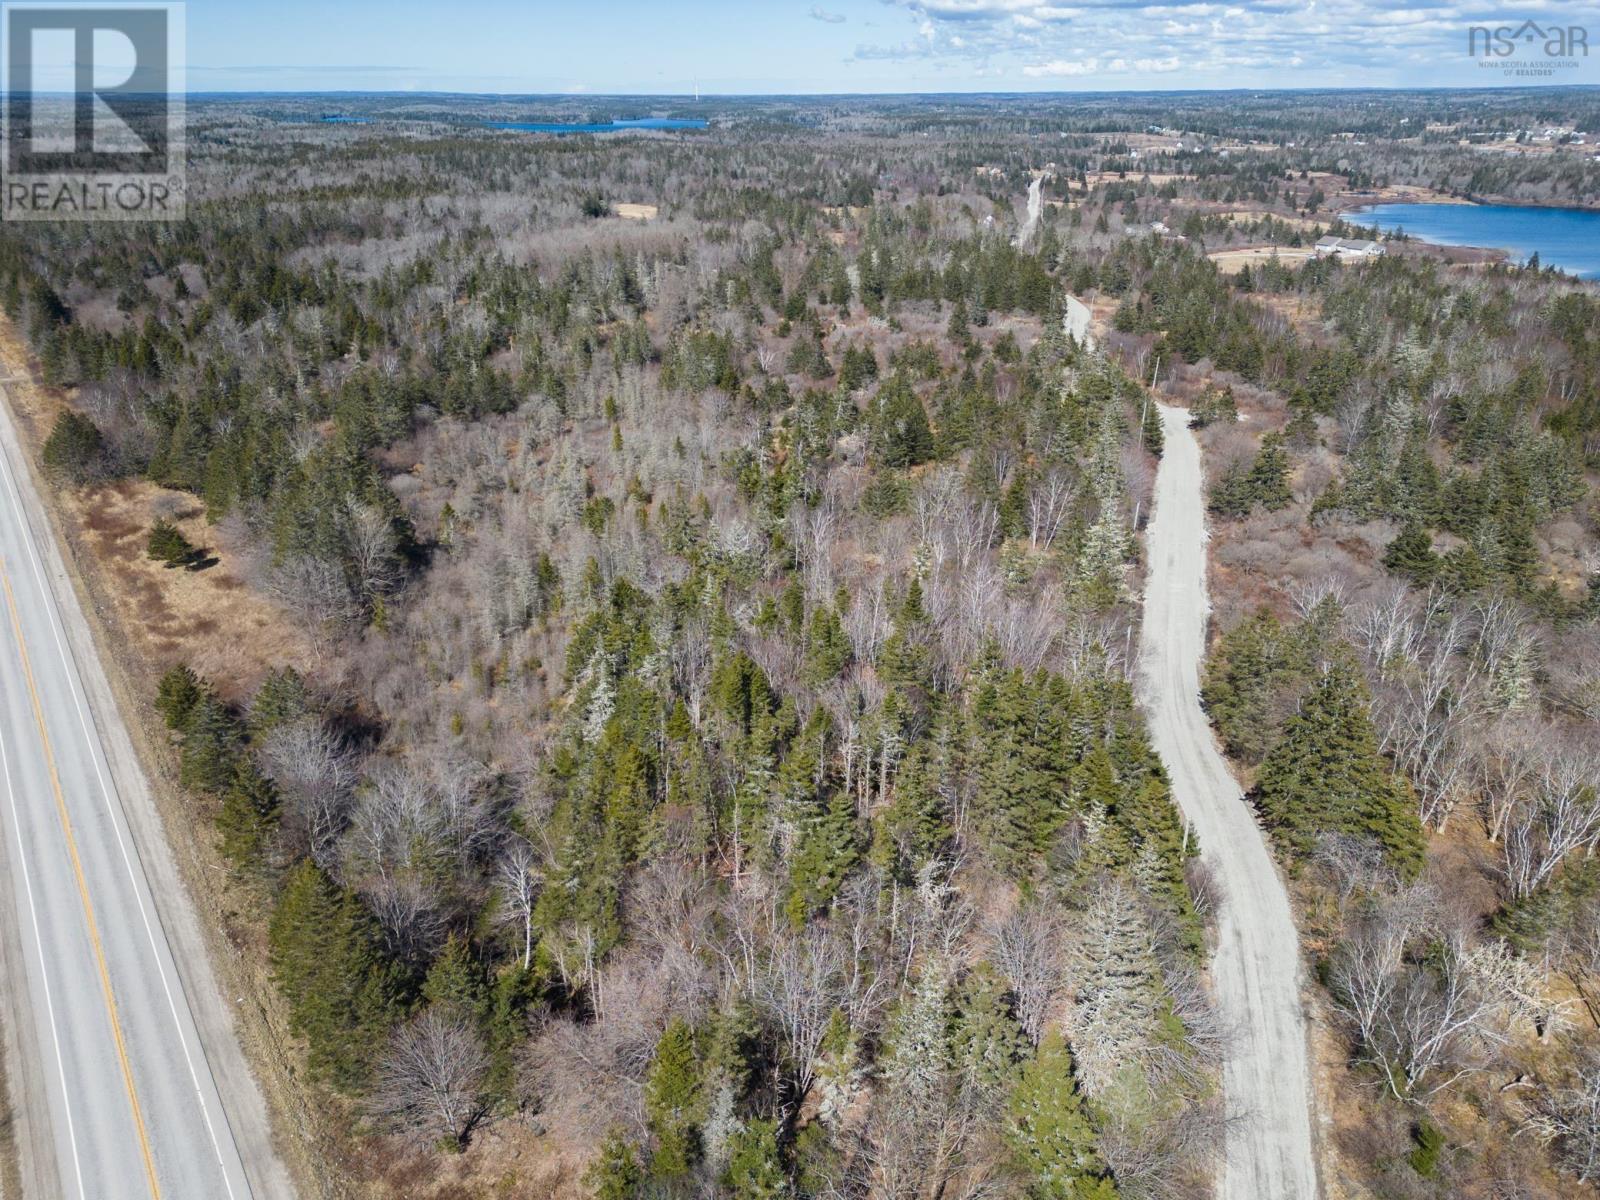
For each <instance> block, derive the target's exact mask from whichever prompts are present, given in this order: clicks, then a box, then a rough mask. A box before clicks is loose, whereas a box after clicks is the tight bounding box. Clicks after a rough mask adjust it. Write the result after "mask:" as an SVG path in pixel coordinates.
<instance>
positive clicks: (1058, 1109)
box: [1005, 1030, 1117, 1200]
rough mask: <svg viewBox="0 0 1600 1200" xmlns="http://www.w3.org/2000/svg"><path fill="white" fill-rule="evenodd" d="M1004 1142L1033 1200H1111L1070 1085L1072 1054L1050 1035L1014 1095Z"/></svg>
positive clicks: (1108, 1184)
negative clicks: (1034, 1199)
mask: <svg viewBox="0 0 1600 1200" xmlns="http://www.w3.org/2000/svg"><path fill="white" fill-rule="evenodd" d="M1005 1140H1006V1144H1007V1146H1009V1147H1010V1149H1011V1152H1012V1155H1013V1156H1014V1157H1015V1159H1016V1163H1017V1167H1018V1169H1019V1170H1020V1171H1021V1172H1022V1175H1023V1178H1024V1180H1025V1181H1026V1186H1027V1189H1028V1194H1029V1195H1030V1196H1034V1197H1037V1200H1114V1198H1115V1196H1116V1194H1117V1191H1116V1187H1115V1186H1114V1185H1113V1184H1112V1182H1111V1180H1110V1178H1109V1176H1108V1174H1107V1172H1106V1165H1105V1161H1104V1160H1103V1159H1102V1158H1101V1157H1100V1152H1099V1150H1098V1149H1097V1147H1096V1145H1095V1132H1094V1126H1093V1125H1092V1124H1091V1123H1090V1121H1089V1115H1088V1113H1087V1112H1086V1111H1085V1110H1084V1103H1083V1099H1082V1097H1081V1096H1080V1095H1079V1094H1078V1085H1077V1083H1076V1081H1075V1080H1074V1079H1073V1074H1072V1054H1071V1053H1070V1052H1069V1051H1068V1049H1067V1044H1066V1042H1065V1041H1064V1040H1063V1039H1062V1037H1061V1035H1060V1034H1059V1033H1057V1032H1055V1031H1054V1030H1052V1031H1051V1032H1049V1033H1047V1034H1045V1036H1044V1040H1043V1041H1041V1042H1040V1043H1039V1052H1038V1054H1036V1055H1035V1056H1034V1057H1033V1058H1032V1059H1030V1060H1029V1061H1028V1062H1027V1063H1026V1064H1024V1066H1023V1068H1022V1075H1021V1077H1020V1078H1019V1079H1018V1081H1017V1085H1016V1087H1015V1088H1014V1089H1013V1090H1012V1093H1011V1097H1010V1099H1009V1100H1008V1102H1007V1105H1006V1124H1005Z"/></svg>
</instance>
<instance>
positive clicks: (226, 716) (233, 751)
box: [178, 691, 243, 793]
mask: <svg viewBox="0 0 1600 1200" xmlns="http://www.w3.org/2000/svg"><path fill="white" fill-rule="evenodd" d="M242 732H243V731H242V730H241V729H240V728H239V722H238V720H237V719H236V718H235V717H234V715H233V714H232V713H231V712H229V711H228V706H227V705H225V704H223V703H222V701H221V700H218V699H217V698H216V696H214V695H212V694H211V692H209V691H204V692H202V693H201V695H200V698H199V699H198V700H196V701H195V703H194V706H193V707H192V708H191V709H190V710H189V713H188V716H187V717H186V719H185V720H184V724H183V749H182V753H181V755H180V757H179V765H178V778H179V779H180V780H181V781H182V782H183V786H184V787H188V788H194V789H195V790H196V791H201V792H212V793H220V792H221V791H222V790H223V789H224V788H226V787H227V786H228V784H229V783H230V782H231V781H232V779H233V776H234V771H235V770H236V768H237V765H238V760H239V753H240V744H241V741H242Z"/></svg>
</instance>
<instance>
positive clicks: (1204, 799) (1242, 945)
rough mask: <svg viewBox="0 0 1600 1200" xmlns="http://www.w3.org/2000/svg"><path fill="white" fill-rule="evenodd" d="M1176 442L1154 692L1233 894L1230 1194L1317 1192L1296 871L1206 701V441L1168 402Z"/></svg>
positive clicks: (1225, 887)
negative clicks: (1245, 784)
mask: <svg viewBox="0 0 1600 1200" xmlns="http://www.w3.org/2000/svg"><path fill="white" fill-rule="evenodd" d="M1159 407H1160V409H1161V423H1162V428H1163V430H1164V432H1165V434H1166V449H1165V452H1164V453H1163V455H1162V458H1161V466H1160V470H1159V471H1158V473H1157V475H1156V495H1155V507H1154V519H1153V520H1152V521H1151V523H1150V527H1149V541H1148V545H1149V564H1150V571H1149V580H1148V582H1147V585H1146V591H1145V600H1144V628H1143V632H1142V635H1141V639H1140V666H1141V676H1142V679H1141V689H1140V690H1141V700H1142V702H1143V704H1144V706H1145V709H1146V711H1147V713H1148V714H1149V718H1150V723H1151V730H1152V733H1153V735H1154V739H1155V745H1156V749H1157V751H1158V752H1159V753H1160V755H1161V759H1162V761H1163V762H1164V763H1165V764H1166V767H1167V772H1168V774H1169V775H1170V776H1171V779H1172V788H1173V793H1174V795H1175V796H1176V798H1177V801H1178V804H1179V806H1180V807H1181V808H1182V810H1183V812H1184V815H1185V816H1186V817H1187V818H1188V820H1189V822H1190V824H1191V825H1192V826H1193V829H1194V831H1195V833H1196V835H1197V836H1198V837H1199V839H1200V849H1201V854H1202V857H1203V859H1204V861H1205V862H1206V863H1208V864H1209V865H1210V868H1211V871H1212V874H1213V876H1214V878H1215V879H1216V881H1217V884H1218V887H1219V890H1220V892H1221V895H1222V900H1221V911H1220V913H1219V916H1218V922H1217V946H1216V953H1215V957H1214V959H1213V961H1212V968H1211V970H1212V980H1213V987H1214V991H1215V998H1216V1003H1217V1005H1218V1007H1219V1008H1220V1010H1221V1013H1222V1015H1223V1017H1224V1019H1225V1020H1226V1021H1227V1022H1228V1024H1229V1027H1230V1028H1231V1030H1232V1032H1233V1039H1232V1043H1231V1045H1230V1047H1229V1052H1228V1057H1227V1060H1226V1062H1225V1064H1224V1067H1223V1090H1224V1093H1225V1099H1226V1107H1227V1113H1228V1117H1229V1124H1228V1132H1227V1139H1226V1140H1227V1159H1226V1165H1225V1167H1224V1169H1223V1173H1222V1180H1221V1184H1220V1186H1219V1188H1218V1191H1217V1195H1218V1196H1219V1197H1220V1198H1222V1200H1313V1198H1314V1197H1316V1196H1317V1195H1318V1194H1319V1193H1318V1187H1317V1173H1316V1166H1315V1162H1314V1158H1313V1154H1312V1142H1311V1111H1310V1104H1311V1089H1310V1085H1309V1079H1310V1075H1309V1071H1308V1068H1307V1054H1306V1025H1305V1013H1304V1009H1303V1007H1302V1005H1301V1000H1300V951H1299V942H1298V939H1297V936H1296V934H1295V927H1294V917H1293V915H1292V913H1291V911H1290V908H1289V897H1288V894H1287V892H1285V891H1284V886H1283V881H1282V880H1281V879H1280V878H1279V876H1278V871H1277V867H1276V865H1275V864H1274V862H1273V859H1272V856H1271V854H1270V853H1269V852H1268V850H1267V844H1266V839H1265V837H1264V835H1263V833H1262V831H1261V828H1260V826H1258V825H1257V824H1256V821H1255V817H1254V814H1253V813H1252V812H1251V811H1250V808H1249V806H1248V805H1247V804H1246V803H1245V801H1244V800H1243V798H1242V796H1241V794H1240V789H1239V785H1238V783H1236V782H1235V780H1234V778H1233V776H1232V774H1231V773H1230V772H1229V770H1228V766H1227V763H1225V762H1224V761H1223V758H1222V755H1221V752H1220V751H1219V750H1218V748H1217V743H1216V741H1215V739H1214V737H1213V736H1212V732H1211V725H1210V722H1209V721H1207V719H1206V715H1205V712H1204V711H1203V710H1202V709H1201V707H1200V660H1201V657H1202V656H1203V654H1204V652H1205V630H1206V613H1207V611H1208V607H1209V606H1208V604H1207V601H1206V529H1205V504H1204V501H1203V498H1202V492H1201V480H1202V477H1201V471H1200V446H1199V443H1198V442H1196V440H1195V437H1194V434H1193V433H1192V432H1190V430H1189V413H1188V411H1187V410H1186V409H1181V408H1171V407H1168V406H1166V405H1160V406H1159Z"/></svg>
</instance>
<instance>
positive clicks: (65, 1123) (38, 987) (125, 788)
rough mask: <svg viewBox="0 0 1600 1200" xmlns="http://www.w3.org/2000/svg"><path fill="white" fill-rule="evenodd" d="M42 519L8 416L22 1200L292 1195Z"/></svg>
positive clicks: (1, 489) (10, 824)
mask: <svg viewBox="0 0 1600 1200" xmlns="http://www.w3.org/2000/svg"><path fill="white" fill-rule="evenodd" d="M41 513H42V509H41V508H40V506H39V498H38V495H37V493H36V492H35V491H34V488H33V484H32V481H31V478H30V476H29V475H28V473H27V470H26V467H25V464H24V462H23V460H22V458H21V452H20V450H19V448H18V443H17V440H16V436H15V429H14V427H13V425H12V423H11V417H10V414H9V412H7V411H5V405H4V403H0V776H3V778H0V823H3V827H4V828H3V834H4V836H3V846H0V850H3V867H4V875H3V878H0V997H3V999H4V1008H3V1010H0V1012H3V1016H0V1021H3V1024H4V1027H5V1028H4V1037H5V1046H4V1048H5V1051H6V1075H7V1085H8V1089H9V1092H10V1096H11V1101H12V1108H13V1110H14V1111H15V1113H16V1116H17V1123H16V1127H15V1135H16V1140H17V1151H18V1156H19V1159H20V1165H21V1171H22V1179H23V1187H24V1192H25V1196H26V1197H27V1198H28V1200H31V1198H32V1197H38V1198H39V1200H55V1198H56V1197H62V1198H69V1197H70V1198H76V1200H121V1198H124V1197H126V1198H129V1200H134V1198H138V1200H163V1198H164V1200H246V1198H248V1197H254V1198H256V1200H268V1198H269V1197H271V1198H274V1200H275V1198H276V1197H279V1196H287V1195H289V1189H288V1184H287V1180H286V1179H285V1177H284V1176H283V1172H282V1168H281V1166H280V1165H279V1164H278V1163H277V1161H276V1159H275V1157H274V1156H273V1154H272V1151H271V1148H270V1142H269V1137H268V1133H267V1120H266V1113H265V1108H264V1105H263V1104H262V1101H261V1097H260V1094H259V1092H258V1091H257V1090H256V1088H255V1086H254V1083H253V1082H252V1081H251V1079H250V1077H249V1073H248V1071H247V1069H246V1068H245V1065H244V1062H243V1058H242V1055H241V1053H240V1051H239V1049H238V1046H237V1045H236V1043H235V1042H234V1041H233V1036H232V1028H231V1020H230V1017H229V1014H228V1011H227V1007H226V1005H224V1004H223V1002H222V1001H221V999H220V998H219V997H218V996H217V995H216V991H215V984H214V982H213V980H212V976H211V972H210V968H209V966H208V964H207V962H206V959H205V951H204V946H203V943H202V941H201V939H200V937H199V933H198V927H197V925H196V923H195V917H194V914H193V912H192V911H191V910H190V908H189V905H188V902H187V899H186V897H185V895H184V893H183V891H182V889H181V886H180V885H179V883H178V881H177V875H176V871H175V870H174V867H173V864H172V861H171V857H170V854H169V852H168V851H167V848H166V846H165V844H164V842H163V841H162V840H161V831H160V824H159V821H158V819H157V817H156V815H155V812H154V808H153V805H152V803H151V800H150V796H149V792H148V789H147V788H146V786H145V781H144V779H143V776H142V775H141V774H140V773H139V768H138V764H137V762H136V761H135V760H134V758H133V753H132V747H131V744H130V743H129V741H128V736H127V732H126V729H125V728H124V727H123V726H122V724H121V719H120V717H119V716H118V714H117V712H116V708H115V705H114V703H113V701H112V700H111V693H110V690H109V688H108V686H107V684H106V681H105V677H104V674H103V672H102V671H101V668H100V665H99V662H98V661H97V660H96V659H95V657H94V650H93V644H92V641H91V640H90V638H89V635H88V630H87V627H86V626H85V625H84V622H83V617H82V613H81V611H80V609H79V607H78V603H77V599H76V595H75V593H74V592H73V590H72V588H71V586H70V583H69V582H68V580H67V577H66V574H65V571H64V569H63V566H62V563H61V559H60V555H59V553H58V551H57V549H56V547H55V545H54V542H53V541H52V539H51V537H50V535H49V533H48V527H47V526H46V525H45V523H44V521H43V520H42V517H41ZM153 885H154V886H153ZM158 896H159V900H158V898H157V897H158ZM175 952H176V957H175ZM180 959H181V961H182V969H181V970H180V968H179V960H180ZM224 1094H226V1095H227V1097H228V1100H229V1103H228V1104H227V1105H225V1104H224V1102H223V1095H224ZM247 1161H248V1162H249V1163H250V1164H251V1170H250V1171H249V1172H247V1171H246V1167H245V1163H246V1162H247Z"/></svg>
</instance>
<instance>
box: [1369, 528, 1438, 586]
mask: <svg viewBox="0 0 1600 1200" xmlns="http://www.w3.org/2000/svg"><path fill="white" fill-rule="evenodd" d="M1383 565H1384V566H1385V567H1386V568H1387V569H1388V570H1390V571H1393V572H1394V573H1395V574H1396V575H1401V576H1404V577H1405V578H1406V579H1408V580H1410V581H1411V582H1412V583H1413V584H1415V585H1417V586H1418V587H1426V586H1427V585H1428V584H1430V583H1432V582H1433V580H1434V579H1435V577H1436V576H1437V575H1438V574H1439V566H1440V561H1439V556H1438V555H1437V554H1435V553H1434V552H1433V539H1432V538H1431V537H1429V536H1428V531H1427V530H1426V529H1425V528H1423V527H1422V526H1421V525H1420V524H1418V523H1417V522H1415V521H1408V522H1407V523H1406V525H1405V527H1404V528H1403V529H1401V530H1400V532H1399V534H1398V535H1397V536H1396V537H1395V539H1394V541H1392V542H1390V543H1389V546H1388V549H1386V550H1385V551H1384V552H1383Z"/></svg>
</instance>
